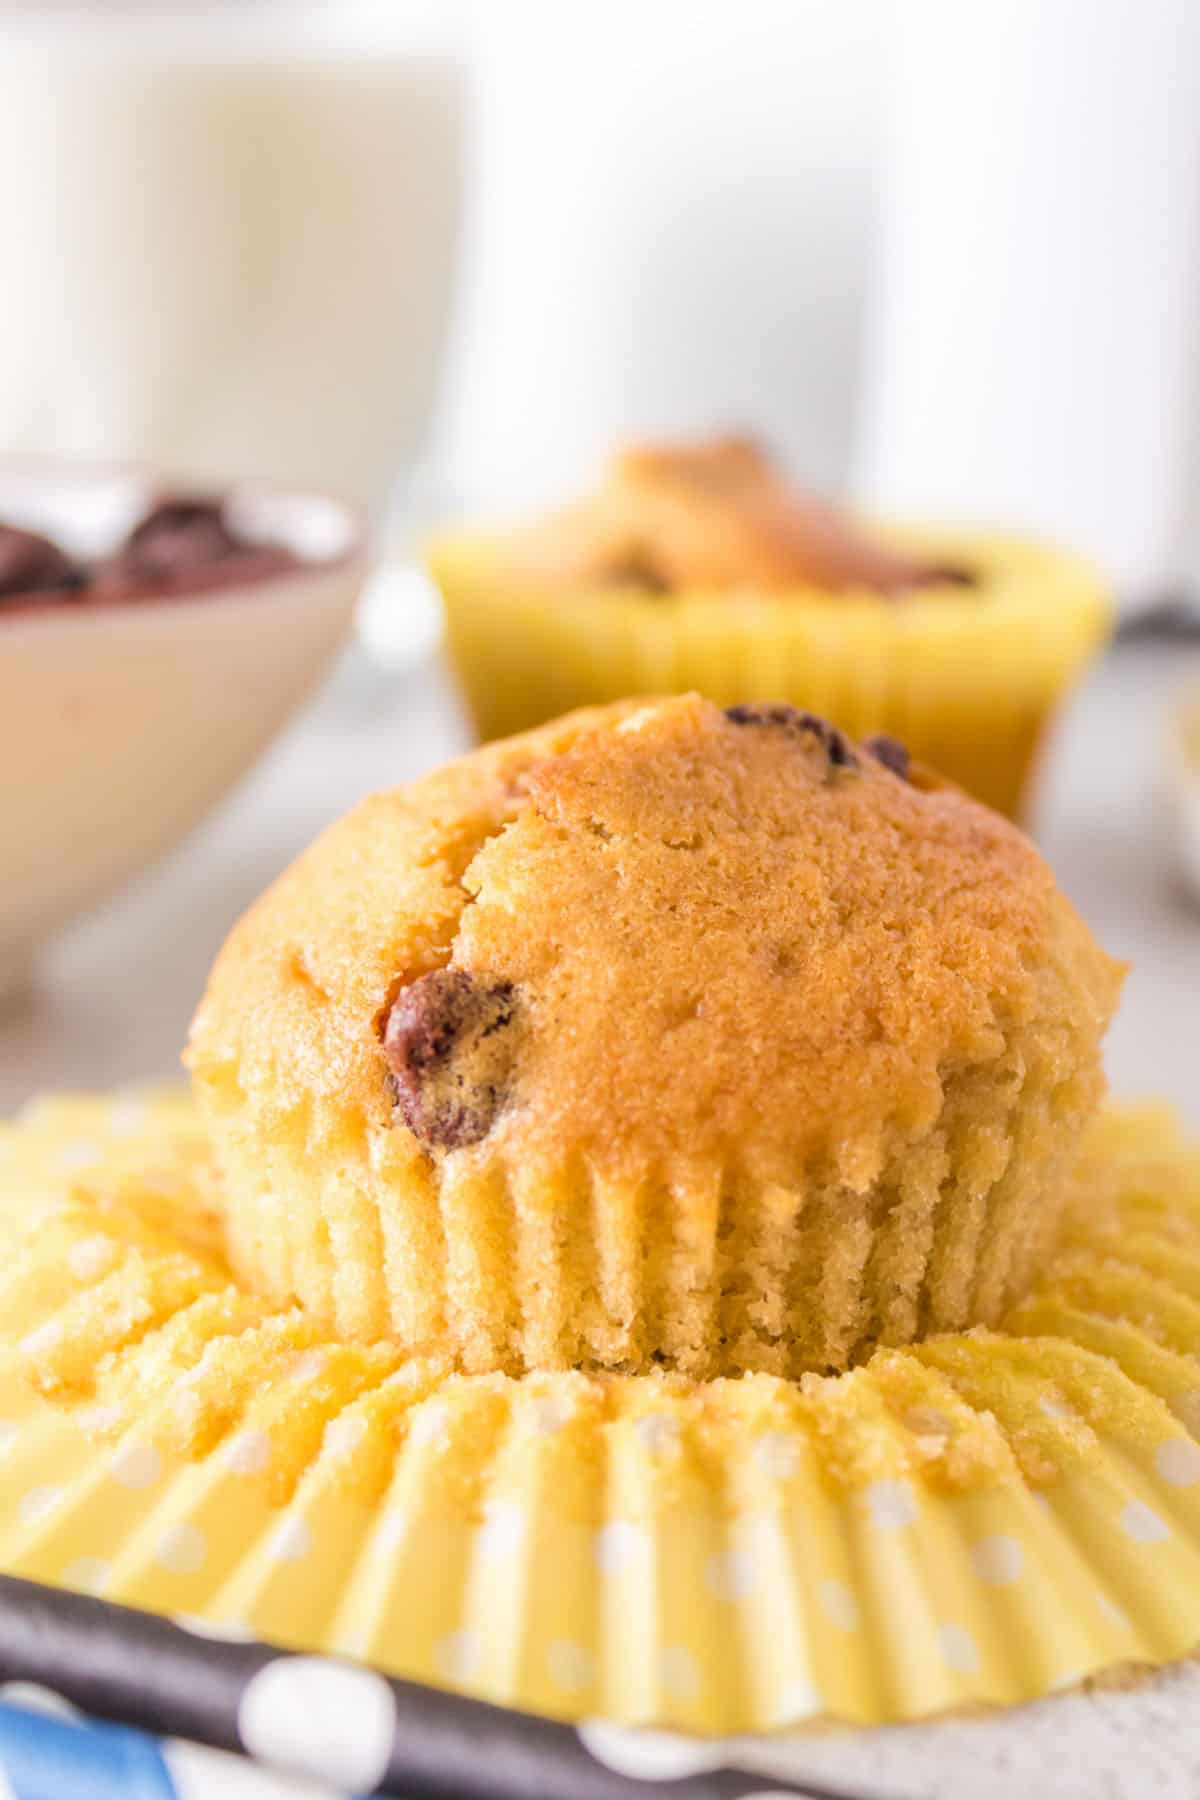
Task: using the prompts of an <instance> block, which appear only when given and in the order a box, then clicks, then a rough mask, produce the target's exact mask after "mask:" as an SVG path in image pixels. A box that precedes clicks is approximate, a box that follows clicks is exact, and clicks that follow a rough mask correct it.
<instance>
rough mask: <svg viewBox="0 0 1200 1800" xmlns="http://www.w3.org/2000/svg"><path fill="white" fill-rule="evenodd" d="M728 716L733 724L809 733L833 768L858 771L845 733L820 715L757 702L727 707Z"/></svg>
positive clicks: (855, 758) (779, 704)
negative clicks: (766, 726)
mask: <svg viewBox="0 0 1200 1800" xmlns="http://www.w3.org/2000/svg"><path fill="white" fill-rule="evenodd" d="M725 717H726V718H727V719H728V720H729V722H730V724H731V725H771V726H774V727H776V728H777V729H778V730H781V731H790V732H791V733H792V734H793V735H794V736H797V737H799V736H800V735H801V734H802V733H805V732H807V733H808V734H809V735H810V736H811V737H815V738H816V739H817V742H818V743H819V744H820V745H821V747H822V749H823V750H824V752H825V754H826V756H827V757H828V758H829V766H830V768H831V769H857V767H858V758H857V757H856V756H855V754H854V751H853V749H852V747H851V744H850V740H849V739H848V738H847V737H846V735H845V733H844V732H841V731H839V730H838V728H837V726H836V725H831V724H830V723H829V720H828V719H822V718H819V717H818V715H817V714H816V713H810V712H802V711H801V710H800V708H799V707H795V706H785V705H783V704H782V702H768V701H755V702H753V703H748V704H743V705H741V706H727V707H726V708H725Z"/></svg>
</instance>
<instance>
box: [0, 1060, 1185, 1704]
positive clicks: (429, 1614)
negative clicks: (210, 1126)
mask: <svg viewBox="0 0 1200 1800" xmlns="http://www.w3.org/2000/svg"><path fill="white" fill-rule="evenodd" d="M1073 1191H1074V1202H1073V1206H1072V1210H1071V1213H1070V1215H1069V1220H1068V1228H1067V1231H1066V1234H1065V1239H1064V1244H1063V1248H1062V1250H1061V1251H1060V1252H1059V1254H1058V1256H1057V1258H1056V1259H1055V1260H1054V1261H1053V1262H1052V1263H1051V1264H1050V1266H1048V1267H1047V1269H1046V1270H1045V1273H1044V1278H1043V1280H1042V1281H1041V1283H1040V1285H1039V1286H1038V1287H1037V1288H1036V1289H1035V1290H1034V1291H1033V1292H1032V1293H1031V1294H1030V1295H1029V1297H1028V1298H1027V1299H1026V1300H1025V1301H1023V1302H1022V1303H1021V1304H1020V1305H1019V1306H1018V1307H1017V1308H1016V1309H1015V1311H1014V1312H1013V1313H1012V1315H1011V1316H1010V1317H1009V1319H1008V1320H1007V1321H1006V1322H1005V1326H1004V1329H1003V1331H1002V1332H998V1333H997V1332H984V1331H975V1332H970V1333H966V1334H960V1335H957V1336H942V1337H935V1338H931V1339H929V1340H928V1341H926V1342H924V1343H922V1344H920V1345H918V1346H914V1347H911V1348H908V1349H903V1350H884V1351H878V1352H877V1353H876V1354H875V1356H874V1357H873V1358H872V1359H871V1360H870V1361H869V1362H868V1363H867V1364H866V1365H865V1366H863V1367H861V1368H858V1369H855V1370H853V1371H851V1372H849V1373H847V1374H844V1375H841V1376H838V1377H836V1378H825V1379H822V1378H817V1377H812V1376H810V1377H806V1378H805V1379H804V1380H803V1381H802V1382H800V1383H789V1382H785V1381H781V1380H778V1379H776V1378H773V1377H769V1376H762V1375H755V1376H749V1377H746V1378H744V1379H741V1380H718V1381H713V1382H709V1383H693V1382H689V1381H688V1380H686V1379H684V1378H682V1377H679V1376H671V1375H650V1376H641V1377H633V1378H630V1377H621V1376H616V1375H604V1376H596V1375H592V1376H589V1375H584V1374H579V1373H573V1372H572V1373H560V1374H539V1375H530V1376H526V1377H524V1378H522V1379H520V1380H512V1379H510V1378H508V1377H506V1376H503V1375H498V1374H493V1375H485V1376H461V1375H452V1374H448V1373H447V1371H446V1368H445V1366H444V1364H441V1363H439V1361H438V1359H437V1358H435V1357H427V1358H414V1359H411V1360H408V1361H405V1360H404V1359H403V1358H402V1357H401V1356H400V1355H399V1353H397V1352H395V1351H390V1350H387V1349H383V1348H380V1347H378V1346H375V1347H369V1346H367V1347H364V1346H361V1345H358V1346H356V1345H353V1344H349V1343H343V1342H338V1341H336V1340H334V1339H329V1338H326V1337H324V1336H323V1335H322V1334H321V1333H320V1332H319V1331H318V1329H317V1328H316V1326H315V1325H314V1324H313V1322H312V1321H311V1320H309V1319H306V1318H305V1317H304V1315H302V1314H301V1313H299V1312H297V1311H294V1310H293V1311H275V1310H272V1309H271V1308H270V1307H269V1306H268V1305H267V1304H265V1303H264V1302H263V1301H261V1300H259V1299H256V1298H254V1297H252V1296H250V1295H248V1294H247V1293H245V1292H244V1291H242V1290H239V1289H238V1287H237V1286H236V1285H235V1284H234V1283H233V1282H232V1281H231V1279H230V1277H229V1275H228V1272H227V1271H226V1269H225V1268H224V1266H223V1264H222V1262H221V1260H220V1257H219V1255H218V1254H217V1252H216V1250H215V1248H214V1239H213V1229H212V1221H213V1211H214V1204H215V1203H216V1202H217V1201H218V1200H219V1189H218V1185H217V1182H216V1178H215V1176H214V1173H213V1169H212V1166H211V1163H210V1159H209V1155H208V1151H207V1148H206V1145H205V1142H204V1137H203V1133H202V1131H201V1129H200V1128H199V1125H198V1122H197V1120H196V1118H195V1116H194V1114H193V1113H192V1112H191V1110H190V1107H189V1104H188V1102H187V1101H185V1100H183V1099H182V1098H180V1097H174V1096H154V1095H149V1096H143V1097H141V1098H137V1097H130V1096H116V1097H113V1098H111V1099H104V1098H99V1097H97V1098H68V1099H63V1100H55V1101H48V1102H44V1103H42V1104H41V1105H39V1106H38V1107H36V1108H35V1109H34V1110H33V1111H32V1112H31V1113H29V1114H28V1115H27V1117H26V1118H25V1120H24V1121H22V1122H21V1123H20V1124H19V1125H18V1126H16V1127H8V1128H4V1129H3V1131H2V1132H0V1250H2V1255H0V1417H2V1418H3V1420H4V1422H5V1423H4V1429H3V1434H2V1443H3V1449H2V1450H0V1569H3V1571H4V1572H6V1573H11V1574H16V1575H22V1576H27V1577H31V1578H34V1579H40V1580H44V1581H49V1582H53V1583H58V1584H63V1585H66V1586H71V1587H77V1588H81V1589H87V1590H89V1591H94V1592H97V1593H101V1594H104V1595H107V1596H109V1597H111V1598H113V1599H116V1600H121V1601H125V1602H129V1603H131V1604H135V1605H140V1606H144V1607H148V1608H150V1609H152V1610H157V1611H163V1612H169V1613H177V1614H183V1615H189V1616H192V1617H194V1618H195V1619H196V1620H197V1622H198V1624H199V1623H200V1622H204V1628H206V1629H212V1630H213V1631H215V1632H217V1633H219V1632H220V1631H221V1630H240V1629H245V1630H248V1631H251V1632H254V1633H256V1634H258V1635H260V1636H262V1637H265V1638H266V1639H268V1640H272V1641H275V1642H278V1643H280V1644H282V1645H285V1646H288V1647H295V1648H309V1649H318V1650H322V1651H331V1652H343V1653H347V1654H350V1655H354V1656H358V1657H363V1658H366V1659H369V1660H370V1661H372V1662H374V1663H377V1664H379V1665H380V1666H382V1667H384V1668H385V1669H387V1670H389V1671H391V1672H394V1673H397V1674H401V1675H405V1676H411V1677H415V1678H417V1679H423V1680H427V1681H431V1682H434V1683H438V1684H443V1685H452V1686H457V1687H460V1688H462V1689H464V1690H467V1691H469V1692H471V1693H474V1694H478V1695H482V1696H485V1697H487V1698H490V1699H493V1700H497V1701H501V1702H506V1703H510V1704H515V1705H520V1706H523V1707H528V1708H533V1709H536V1710H541V1711H545V1712H549V1713H552V1714H556V1715H559V1716H563V1717H585V1716H594V1715H597V1714H602V1715H605V1716H607V1717H609V1718H611V1719H613V1720H616V1721H620V1722H623V1723H628V1724H659V1725H666V1726H673V1727H678V1728H682V1729H687V1730H694V1731H700V1732H740V1731H748V1730H761V1729H769V1728H773V1727H777V1726H782V1725H784V1724H788V1723H792V1722H795V1721H797V1720H801V1719H805V1718H810V1717H815V1716H818V1715H820V1714H823V1713H824V1714H830V1715H833V1716H836V1717H839V1718H843V1719H848V1720H853V1721H860V1722H883V1721H887V1720H901V1719H907V1718H914V1717H918V1716H921V1715H926V1714H929V1713H931V1712H936V1711H938V1710H941V1709H944V1708H947V1707H955V1706H962V1705H966V1704H970V1703H975V1702H1012V1701H1017V1700H1021V1699H1027V1698H1031V1697H1033V1696H1036V1695H1039V1694H1043V1693H1045V1692H1047V1691H1049V1690H1050V1689H1052V1688H1054V1687H1056V1686H1059V1685H1061V1684H1063V1683H1065V1682H1070V1681H1073V1680H1077V1679H1078V1678H1080V1677H1081V1676H1082V1675H1084V1674H1086V1673H1089V1672H1093V1671H1096V1670H1099V1669H1101V1668H1105V1667H1109V1666H1111V1665H1114V1664H1118V1663H1139V1662H1140V1663H1160V1662H1163V1661H1166V1660H1168V1659H1170V1658H1173V1657H1176V1656H1179V1655H1181V1654H1183V1653H1185V1652H1186V1651H1188V1650H1190V1649H1191V1648H1193V1647H1194V1646H1195V1645H1196V1643H1197V1642H1198V1641H1200V1443H1198V1442H1197V1434H1198V1433H1200V1366H1198V1363H1197V1354H1198V1353H1200V1149H1198V1148H1197V1147H1196V1146H1195V1145H1191V1144H1188V1143H1185V1142H1183V1141H1181V1139H1180V1138H1179V1136H1178V1134H1177V1132H1176V1130H1175V1128H1174V1127H1173V1125H1172V1123H1171V1120H1170V1118H1169V1117H1168V1116H1165V1115H1163V1114H1159V1113H1154V1112H1142V1113H1111V1114H1109V1115H1108V1116H1107V1117H1106V1118H1105V1119H1104V1120H1103V1121H1102V1122H1101V1123H1100V1124H1099V1125H1098V1126H1096V1127H1095V1128H1094V1129H1093V1132H1092V1134H1091V1136H1090V1138H1089V1141H1088V1146H1087V1150H1086V1152H1085V1154H1084V1157H1083V1159H1082V1162H1081V1165H1080V1167H1079V1170H1078V1172H1077V1177H1076V1181H1075V1184H1074V1190H1073Z"/></svg>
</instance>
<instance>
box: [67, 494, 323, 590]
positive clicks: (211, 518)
mask: <svg viewBox="0 0 1200 1800" xmlns="http://www.w3.org/2000/svg"><path fill="white" fill-rule="evenodd" d="M293 562H294V558H293V557H292V555H291V553H290V552H289V551H287V550H285V549H283V548H282V546H281V545H278V544H258V543H252V542H251V541H250V540H249V539H247V538H243V537H241V536H240V535H239V534H238V533H237V532H236V531H235V530H234V529H233V527H232V526H231V525H230V523H229V521H228V519H227V517H226V513H225V508H224V505H223V503H222V502H221V501H220V500H211V499H204V498H197V499H191V498H188V497H187V496H173V497H170V498H167V499H164V500H160V501H159V502H158V504H157V505H156V506H154V507H152V508H151V510H150V511H149V512H148V513H147V514H146V516H145V518H143V519H142V520H140V521H139V523H138V524H137V525H135V526H134V528H133V530H132V531H131V532H130V533H129V536H128V537H127V538H126V539H125V542H124V543H123V544H122V545H121V547H120V549H119V550H117V551H116V553H115V554H114V555H113V556H111V557H110V558H109V560H108V561H107V562H106V563H105V564H104V566H103V568H102V569H101V570H100V571H99V574H98V580H99V583H100V586H101V587H102V589H103V590H104V592H105V593H106V594H107V595H109V596H110V597H112V596H114V595H116V594H117V593H119V592H120V591H122V590H132V591H134V592H137V591H139V590H144V589H146V588H150V589H157V590H159V591H167V592H169V591H171V590H172V589H180V588H186V587H188V586H193V587H194V586H195V585H196V584H197V582H204V581H207V580H209V579H210V578H211V577H212V575H213V574H215V573H216V574H219V575H220V576H221V577H222V578H225V579H229V580H234V579H238V580H241V579H245V580H247V581H250V580H256V579H258V578H259V577H261V576H263V575H271V574H275V573H276V572H277V571H278V570H280V569H283V568H288V567H290V566H291V565H292V564H293Z"/></svg>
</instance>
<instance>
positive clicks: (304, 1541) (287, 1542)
mask: <svg viewBox="0 0 1200 1800" xmlns="http://www.w3.org/2000/svg"><path fill="white" fill-rule="evenodd" d="M312 1547H313V1537H312V1529H311V1527H310V1526H309V1523H308V1520H307V1519H302V1518H301V1517H300V1515H299V1514H298V1513H296V1514H293V1515H292V1516H291V1517H290V1518H286V1519H281V1520H280V1522H279V1524H278V1525H277V1526H276V1527H275V1529H274V1531H272V1533H271V1536H270V1538H269V1540H268V1544H267V1554H268V1555H269V1556H270V1558H271V1560H272V1562H281V1563H294V1562H303V1561H304V1559H305V1557H306V1556H308V1555H310V1554H311V1552H312Z"/></svg>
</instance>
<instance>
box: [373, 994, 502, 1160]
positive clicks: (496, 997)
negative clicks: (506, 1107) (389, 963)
mask: <svg viewBox="0 0 1200 1800" xmlns="http://www.w3.org/2000/svg"><path fill="white" fill-rule="evenodd" d="M515 1011H516V993H515V990H514V988H513V985H512V983H511V982H508V981H500V982H490V983H488V982H481V981H477V980H475V978H474V977H473V976H471V975H469V974H468V973H467V971H466V970H465V969H435V970H434V971H433V972H432V973H431V974H429V975H422V976H420V977H419V979H418V980H416V981H413V982H410V984H409V985H408V986H407V987H405V988H401V990H400V992H399V994H397V996H396V998H395V1000H394V1001H393V1003H392V1007H391V1010H390V1012H389V1013H388V1017H387V1023H386V1025H385V1027H384V1033H383V1048H384V1054H385V1055H386V1057H387V1062H388V1069H389V1071H390V1079H391V1087H392V1094H393V1096H394V1098H395V1102H396V1107H397V1109H398V1111H399V1113H400V1116H401V1117H402V1118H403V1120H404V1123H405V1124H406V1125H407V1126H408V1128H409V1130H410V1131H411V1132H413V1133H414V1135H415V1136H417V1137H418V1138H420V1140H421V1142H422V1143H423V1144H425V1145H427V1146H428V1147H429V1148H431V1149H432V1148H437V1149H442V1150H457V1149H461V1148H462V1146H463V1145H465V1144H475V1143H478V1141H479V1139H480V1138H482V1137H485V1136H486V1135H487V1133H488V1131H489V1130H490V1129H491V1126H492V1122H493V1120H494V1119H495V1117H496V1114H497V1112H498V1111H499V1110H500V1107H501V1106H502V1105H503V1103H504V1097H505V1091H506V1087H507V1076H508V1067H509V1062H510V1058H511V1046H510V1045H509V1044H508V1043H507V1041H506V1036H505V1031H504V1028H505V1026H507V1025H509V1024H511V1022H512V1019H513V1015H514V1013H515Z"/></svg>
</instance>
